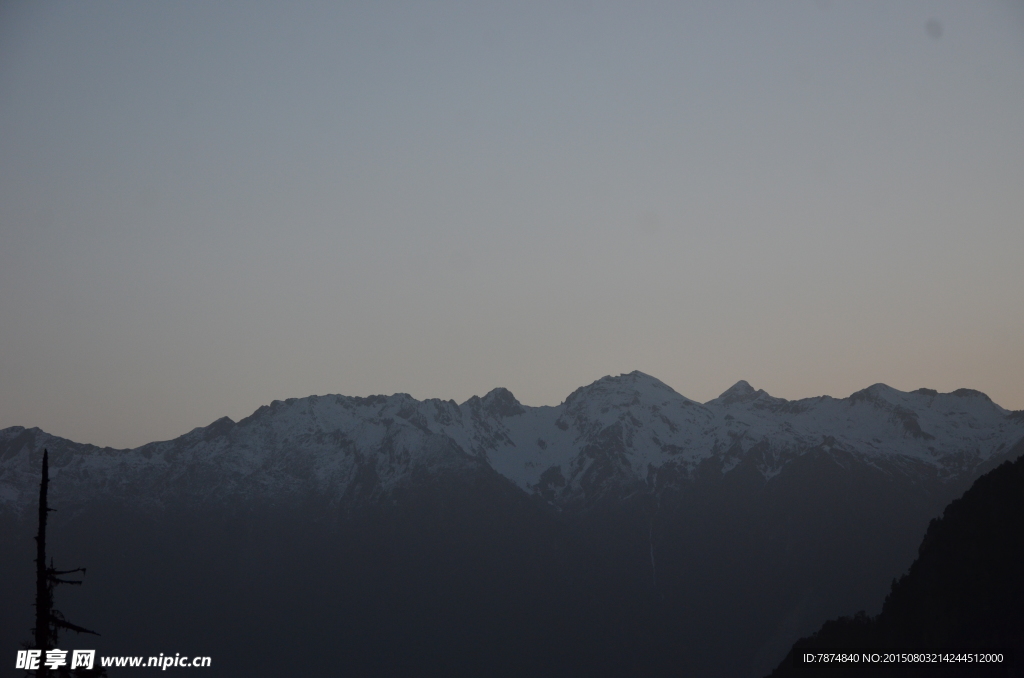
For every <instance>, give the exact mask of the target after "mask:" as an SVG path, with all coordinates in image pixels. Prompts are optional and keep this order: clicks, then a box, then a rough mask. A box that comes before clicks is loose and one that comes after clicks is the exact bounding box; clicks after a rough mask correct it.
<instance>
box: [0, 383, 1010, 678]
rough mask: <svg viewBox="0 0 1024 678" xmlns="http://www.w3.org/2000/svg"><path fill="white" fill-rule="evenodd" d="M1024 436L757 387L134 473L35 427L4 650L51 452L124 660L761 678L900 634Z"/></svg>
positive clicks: (22, 489)
mask: <svg viewBox="0 0 1024 678" xmlns="http://www.w3.org/2000/svg"><path fill="white" fill-rule="evenodd" d="M1021 438H1024V416H1022V414H1021V413H1013V412H1009V411H1007V410H1004V409H1003V408H1001V407H999V406H998V405H996V404H994V403H993V402H991V400H989V399H988V397H986V396H985V395H984V394H981V393H978V392H975V391H968V390H960V391H955V392H953V393H946V394H940V393H936V392H934V391H930V390H927V389H920V390H918V391H914V392H911V393H904V392H900V391H897V390H895V389H892V388H889V387H887V386H884V385H881V384H878V385H875V386H872V387H870V388H867V389H865V390H863V391H860V392H858V393H855V394H853V395H852V396H850V397H849V398H844V399H835V398H830V397H819V398H811V399H806V400H800V401H786V400H782V399H778V398H773V397H771V396H770V395H768V394H767V393H765V392H764V391H758V390H754V389H753V388H752V387H751V386H750V385H748V384H747V383H746V382H739V383H738V384H736V385H735V386H733V387H732V388H730V389H729V390H728V391H726V392H725V393H723V394H722V395H721V396H720V397H718V398H716V399H715V400H712V401H709V402H707V403H704V404H701V403H697V402H695V401H692V400H689V399H687V398H685V397H684V396H681V395H679V394H678V393H676V392H674V391H673V390H672V389H671V388H669V387H668V386H666V385H665V384H663V383H661V382H660V381H658V380H656V379H654V378H652V377H649V376H647V375H644V374H641V373H639V372H634V373H631V374H628V375H622V376H619V377H605V378H604V379H601V380H599V381H597V382H594V383H593V384H590V385H589V386H585V387H583V388H580V389H578V390H577V391H575V392H574V393H572V394H571V395H570V396H569V397H568V398H567V399H566V400H565V402H564V403H562V404H561V405H559V406H557V407H526V406H523V405H522V404H520V403H519V402H518V401H516V399H515V398H514V396H513V395H512V394H511V393H509V392H508V391H507V390H505V389H495V390H494V391H491V392H490V393H488V394H487V395H486V396H484V397H482V398H479V397H473V398H471V399H469V400H468V401H466V402H465V403H462V404H461V405H458V404H456V403H455V402H452V401H440V400H426V401H417V400H415V399H413V398H411V397H410V396H408V395H404V394H397V395H393V396H388V397H385V396H375V397H370V398H352V397H345V396H313V397H309V398H302V399H292V400H287V401H283V402H282V401H275V402H274V403H272V404H271V405H269V406H265V407H261V408H260V409H259V410H257V411H256V412H254V413H253V414H252V415H251V416H249V417H247V418H245V419H243V420H241V421H239V422H237V423H236V422H232V421H231V420H230V419H227V418H224V419H220V420H218V421H216V422H214V423H213V424H211V425H210V426H207V427H205V428H199V429H196V430H194V431H192V432H190V433H188V434H186V435H184V436H181V437H180V438H177V439H175V440H172V441H166V442H156V443H150V444H148V445H144V446H142V447H140V448H136V449H134V450H113V449H109V448H103V449H101V448H97V447H94V446H89V445H79V444H76V443H73V442H70V441H67V440H63V439H60V438H56V437H53V436H50V435H48V434H46V433H44V432H42V431H40V430H38V429H23V428H17V427H15V428H9V429H5V430H3V431H0V527H2V528H3V532H0V535H2V536H0V541H3V542H5V544H3V547H4V551H5V552H6V553H10V554H11V556H10V557H9V558H5V559H3V561H0V577H2V579H0V586H3V588H4V597H5V599H10V600H11V601H12V605H6V606H4V607H5V609H4V612H3V615H2V617H0V624H3V625H4V626H0V637H3V638H4V639H5V642H7V641H6V639H7V638H10V639H11V641H10V642H11V643H15V645H12V646H11V647H10V648H8V647H7V646H6V645H5V646H4V648H3V649H2V651H8V650H10V652H11V653H13V649H16V642H17V640H20V639H21V637H22V636H24V637H27V625H30V621H25V620H28V619H30V615H31V609H30V606H31V600H30V597H29V596H28V595H27V594H26V592H28V591H30V589H31V578H30V577H31V574H30V572H31V556H30V555H25V554H28V553H30V551H31V548H30V547H31V545H30V535H31V529H32V527H33V525H32V519H33V511H34V509H35V493H36V491H37V490H36V488H37V483H38V473H39V471H38V468H39V460H40V457H41V454H42V450H43V448H48V449H49V452H50V469H51V471H50V474H51V484H50V496H51V504H52V505H53V506H55V507H56V508H57V509H58V513H57V514H55V517H54V523H53V525H54V529H53V534H54V536H53V538H52V540H53V547H54V550H55V551H56V552H57V553H60V552H61V550H62V549H66V550H67V552H68V553H73V554H74V560H75V562H76V563H78V562H82V563H85V564H87V565H88V566H89V568H90V580H89V581H88V582H87V584H86V585H85V586H83V587H82V590H81V592H80V593H79V592H75V593H74V594H68V595H69V596H70V595H73V596H76V598H75V599H74V600H70V601H69V602H68V603H66V604H64V603H62V605H63V607H62V609H65V608H66V611H67V612H68V614H69V615H70V614H72V613H73V614H74V617H75V618H76V619H82V620H83V623H85V624H86V625H87V626H91V627H104V628H105V629H107V632H106V633H104V640H103V641H102V642H104V643H109V644H110V647H111V648H114V647H116V648H118V649H119V651H123V653H125V654H142V653H144V651H148V650H144V649H143V647H147V648H148V647H150V646H152V645H153V642H154V640H153V639H154V638H167V639H168V640H167V642H171V641H172V640H174V639H177V642H179V643H181V644H182V645H181V649H177V648H171V651H172V652H177V651H185V645H188V646H190V647H194V646H198V645H203V646H205V647H207V648H208V649H209V652H210V653H211V654H212V655H214V656H216V655H217V654H218V653H219V654H220V655H221V656H222V657H224V659H223V660H222V661H223V664H222V666H225V668H224V669H223V670H224V671H225V672H224V673H219V672H218V675H246V676H251V675H281V674H280V673H276V674H275V673H274V671H275V670H283V671H284V672H285V673H288V672H291V671H292V669H288V668H287V666H288V663H287V662H288V661H292V660H289V659H287V657H288V655H287V653H285V652H284V650H273V649H270V648H273V647H277V646H280V645H281V644H282V642H283V640H284V639H287V640H288V641H289V642H291V643H293V644H294V645H295V646H296V647H303V648H310V649H312V648H313V647H314V646H315V645H316V643H318V642H330V643H331V647H332V648H335V649H336V652H338V653H341V654H343V655H344V657H345V662H346V663H345V666H346V668H347V670H348V671H349V672H351V673H354V674H357V675H358V674H360V673H366V674H367V675H388V674H390V675H409V674H413V673H423V672H431V671H433V672H439V673H441V674H449V675H454V674H455V673H459V672H471V673H472V672H481V671H486V672H490V673H503V672H504V673H508V674H510V675H511V674H516V675H519V674H521V673H522V672H524V671H526V670H529V671H531V672H538V671H539V672H541V673H545V672H548V673H550V674H551V675H555V674H557V675H566V674H567V673H568V674H573V673H575V674H578V675H601V674H604V675H615V672H616V671H618V672H619V673H618V674H617V675H621V674H622V672H623V671H625V672H626V673H631V672H634V671H635V670H637V669H638V668H640V667H643V668H644V669H645V670H646V671H647V672H650V673H652V675H658V674H661V673H663V674H666V675H667V674H671V675H678V673H679V671H680V670H688V671H690V672H692V673H695V674H700V675H709V676H712V675H723V676H725V675H729V676H734V675H735V676H741V675H763V674H764V673H766V672H767V671H768V670H770V669H771V667H772V666H774V665H776V664H777V663H778V661H779V659H780V658H781V657H782V656H784V655H785V653H786V651H787V650H788V649H789V647H790V645H791V644H792V642H793V641H794V640H795V639H796V638H798V637H800V636H801V635H805V634H807V633H809V632H810V631H812V630H813V629H814V628H816V627H817V626H818V625H820V624H821V622H822V621H823V620H824V619H827V618H829V617H832V616H838V615H839V614H842V613H844V612H848V610H850V609H862V608H865V609H869V610H870V609H877V607H878V606H880V605H881V601H882V598H884V595H885V591H886V590H887V588H888V585H889V582H890V581H891V580H892V578H893V577H896V576H898V575H900V574H901V573H902V572H903V571H904V570H905V569H906V568H907V567H908V566H909V565H910V563H911V562H912V560H913V556H914V549H915V548H916V545H917V543H918V542H919V541H920V537H921V535H922V534H924V530H925V528H926V527H927V525H928V522H929V520H930V519H932V518H933V517H935V516H936V515H938V513H939V512H940V511H941V509H942V507H943V506H944V505H945V504H947V503H948V502H949V501H950V500H951V499H953V498H954V497H956V496H958V495H959V494H960V493H962V492H963V491H964V489H966V487H968V486H969V485H970V483H971V482H972V481H973V480H974V479H975V478H976V477H978V476H979V475H980V474H982V473H984V472H985V471H987V470H989V469H990V468H993V467H994V466H995V465H997V464H998V463H1000V462H1001V461H1004V460H1006V459H1008V458H1010V456H1013V455H1015V454H1016V455H1019V450H1017V451H1016V452H1013V451H1012V450H1013V449H1014V445H1015V444H1016V443H1017V442H1018V441H1019V440H1020V439H1021ZM22 551H24V553H22ZM80 554H81V555H80ZM22 560H24V563H23V562H22ZM26 572H29V574H28V577H29V578H28V579H26V578H25V577H26ZM92 573H95V575H93V574H92ZM184 592H191V593H190V594H185V593H184ZM8 594H9V595H8ZM22 599H24V600H22ZM76 600H77V601H78V602H75V601H76ZM19 601H20V602H19ZM140 601H144V604H143V605H140ZM22 605H23V606H24V607H25V609H24V610H21V609H20V607H19V606H22ZM76 606H77V607H76ZM143 610H145V611H148V612H149V614H148V615H143ZM228 610H231V611H233V612H232V613H228V612H227V611H228ZM90 615H91V616H92V617H93V618H95V619H96V621H92V620H90V619H89V618H90ZM140 615H143V616H144V617H145V618H146V619H147V620H149V621H147V622H146V623H141V622H140V621H139V620H140ZM23 618H24V619H23ZM131 619H135V620H136V621H134V622H130V621H128V620H131ZM21 626H25V631H21V630H20V627H21ZM8 630H10V631H11V633H8ZM100 630H101V632H103V629H100ZM19 633H20V634H21V636H19V635H18V634H19ZM275 634H276V635H275ZM211 638H213V639H219V640H210V639H211ZM261 639H262V640H263V641H265V642H264V643H263V645H262V646H261V647H263V648H264V649H263V650H262V653H263V654H262V655H261V656H260V657H253V656H251V655H250V654H247V653H246V651H245V650H244V649H243V648H245V647H249V646H251V645H252V644H253V643H254V642H260V641H261ZM160 642H161V643H163V642H164V641H162V640H161V641H160ZM396 644H401V645H402V646H403V647H404V648H405V650H404V651H403V652H402V653H401V654H399V655H396V654H395V652H394V647H395V645H396ZM132 648H135V649H132ZM166 649H168V648H163V647H161V648H156V649H155V651H156V652H165V651H166ZM187 651H190V652H193V654H195V653H196V651H194V650H192V649H189V650H187ZM303 652H305V651H303ZM301 656H302V657H303V660H302V661H301V662H300V663H299V664H296V665H295V666H302V667H303V668H304V670H305V669H309V670H322V671H328V672H330V671H332V670H337V668H338V667H339V666H340V664H338V663H336V662H337V661H339V660H338V658H337V657H336V656H334V655H333V654H332V655H331V658H325V657H321V656H320V655H317V653H316V652H312V651H310V652H306V653H305V654H302V655H301ZM275 667H276V668H275ZM332 667H333V668H332ZM545 667H548V668H545Z"/></svg>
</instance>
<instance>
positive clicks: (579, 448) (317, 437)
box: [0, 372, 1024, 512]
mask: <svg viewBox="0 0 1024 678" xmlns="http://www.w3.org/2000/svg"><path fill="white" fill-rule="evenodd" d="M1021 437H1024V417H1021V416H1020V415H1019V414H1015V413H1010V412H1008V411H1007V410H1004V409H1003V408H1001V407H999V406H998V405H996V404H995V403H993V402H992V401H991V400H989V398H988V397H987V396H985V395H984V394H982V393H978V392H976V391H969V390H965V389H964V390H960V391H955V392H953V393H945V394H939V393H936V392H935V391H930V390H927V389H920V390H918V391H914V392H911V393H904V392H901V391H897V390H895V389H892V388H890V387H888V386H885V385H883V384H876V385H874V386H871V387H869V388H867V389H864V390H863V391H859V392H857V393H854V394H853V395H851V396H850V397H848V398H844V399H836V398H831V397H828V396H822V397H818V398H809V399H804V400H798V401H787V400H782V399H779V398H773V397H771V396H770V395H768V394H767V393H765V392H764V391H760V390H755V389H753V388H752V387H751V386H750V385H749V384H747V383H746V382H744V381H741V382H738V383H737V384H736V385H734V386H733V387H731V388H730V389H728V390H727V391H725V392H724V393H723V394H722V395H721V396H719V397H718V398H715V399H714V400H711V401H709V402H707V403H704V404H701V403H697V402H695V401H693V400H690V399H688V398H685V397H684V396H682V395H680V394H678V393H676V392H675V391H673V390H672V389H671V388H669V387H668V386H666V385H665V384H663V383H662V382H660V381H658V380H657V379H654V378H653V377H650V376H648V375H645V374H642V373H640V372H632V373H630V374H625V375H620V376H618V377H605V378H603V379H600V380H598V381H596V382H594V383H592V384H590V385H588V386H585V387H582V388H580V389H577V390H576V391H575V392H574V393H572V394H571V395H570V396H569V397H568V398H567V399H566V400H565V402H564V403H562V404H561V405H559V406H557V407H525V406H523V405H521V404H520V403H519V402H518V401H516V399H515V397H514V396H513V395H512V394H511V393H510V392H509V391H507V390H505V389H501V388H498V389H495V390H493V391H491V392H490V393H488V394H487V395H485V396H484V397H482V398H480V397H475V396H474V397H473V398H470V399H469V400H468V401H466V402H465V403H463V404H462V405H458V404H456V403H455V402H454V401H441V400H437V399H431V400H425V401H418V400H415V399H413V398H412V397H411V396H408V395H406V394H396V395H392V396H373V397H369V398H354V397H346V396H340V395H328V396H310V397H308V398H300V399H290V400H287V401H283V402H282V401H274V402H273V403H271V404H270V405H268V406H264V407H261V408H259V409H258V410H257V411H256V412H254V413H253V414H252V415H250V416H249V417H246V418H245V419H243V420H241V421H239V422H237V423H235V422H232V421H231V420H230V419H227V418H222V419H219V420H217V421H215V422H214V423H213V424H210V425H209V426H207V427H203V428H197V429H195V430H193V431H191V432H189V433H187V434H185V435H184V436H181V437H179V438H177V439H175V440H171V441H164V442H156V443H150V444H147V445H144V446H142V447H139V448H136V449H134V450H113V449H110V448H102V449H101V448H97V447H95V446H90V445H79V444H76V443H72V442H70V441H66V440H63V439H60V438H56V437H54V436H50V435H49V434H46V433H44V432H42V431H40V430H38V429H24V428H20V427H12V428H8V429H4V430H3V431H0V507H6V508H7V509H11V510H15V511H18V512H20V511H22V510H24V509H25V508H27V507H29V506H31V505H32V503H33V502H34V500H35V499H34V492H35V489H34V488H35V487H36V483H37V482H38V480H37V474H38V463H39V460H38V456H39V455H40V454H41V451H42V449H43V448H44V447H47V448H49V449H50V453H51V469H52V470H51V474H52V477H53V478H54V481H55V482H54V484H53V486H52V488H53V489H52V492H53V496H54V501H55V502H57V503H60V502H62V501H67V502H71V503H73V502H75V501H86V500H89V499H90V498H94V497H103V496H110V497H116V498H119V499H122V500H129V501H132V502H136V503H140V504H155V505H159V504H162V503H166V502H168V501H174V500H181V501H209V502H216V501H221V500H226V499H227V498H230V497H234V496H250V497H270V498H273V497H277V496H285V495H292V494H294V493H313V494H318V495H326V496H329V497H335V498H337V499H339V500H340V499H342V498H344V497H346V496H349V497H355V496H363V497H373V496H380V495H382V494H386V493H388V492H389V491H390V489H391V488H393V487H394V486H395V485H396V484H399V483H403V482H409V481H410V480H412V479H413V478H417V477H420V476H421V475H422V474H426V475H427V476H429V474H431V473H435V472H437V471H439V470H440V469H449V470H460V469H461V470H471V469H481V468H483V467H484V465H485V464H486V465H489V466H490V467H491V468H493V469H494V470H495V471H497V472H498V473H500V474H501V475H503V476H505V477H506V478H508V479H509V480H511V481H512V482H514V483H515V484H516V485H518V486H519V487H520V488H522V489H523V490H524V491H526V492H528V493H534V494H538V495H540V496H542V497H544V498H546V499H548V500H549V501H552V502H554V503H566V502H569V501H575V500H578V499H581V498H587V497H594V496H597V495H601V494H602V493H605V492H609V491H613V490H614V491H619V492H622V491H626V492H629V491H636V490H637V488H642V487H644V486H645V484H646V483H647V482H648V479H649V478H650V477H651V474H652V473H656V472H657V470H658V469H661V468H663V467H666V466H671V467H672V468H673V469H674V470H676V471H679V472H682V473H683V475H684V476H685V475H688V474H692V472H693V471H694V470H695V469H696V468H697V467H698V465H700V464H701V463H702V462H703V461H705V460H707V459H710V458H712V457H718V458H719V459H718V461H720V462H721V469H722V471H724V472H728V471H729V470H731V469H732V468H734V467H735V466H736V464H738V463H739V462H740V460H741V459H743V458H745V457H746V456H749V455H757V456H756V465H757V468H758V469H759V470H760V471H761V473H762V474H763V475H764V476H765V477H766V478H771V477H772V476H774V475H775V474H777V473H779V472H780V470H781V469H782V468H783V467H784V466H785V464H786V463H788V462H789V461H790V460H792V459H793V458H795V457H796V456H798V455H800V454H803V453H805V452H806V451H808V450H810V449H822V450H824V451H826V452H828V451H829V450H831V449H833V448H835V449H838V450H844V451H846V452H851V453H854V454H857V455H859V456H861V457H862V458H864V459H865V460H867V461H868V462H869V463H873V464H879V465H889V466H891V465H892V464H896V465H904V466H906V467H907V468H911V467H913V468H929V469H931V470H932V471H933V472H934V473H935V474H937V475H938V476H940V477H948V478H952V477H956V476H958V475H959V474H962V473H965V472H968V471H969V470H970V469H972V468H975V467H976V466H977V465H978V464H980V463H982V462H984V461H985V460H987V459H988V458H990V457H992V456H993V455H996V454H998V453H999V452H1001V451H1003V450H1005V449H1008V448H1009V447H1010V446H1012V445H1013V444H1014V443H1015V442H1016V441H1017V440H1019V439H1020V438H1021ZM58 479H59V482H57V480H58Z"/></svg>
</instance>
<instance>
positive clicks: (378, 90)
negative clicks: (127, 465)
mask: <svg viewBox="0 0 1024 678" xmlns="http://www.w3.org/2000/svg"><path fill="white" fill-rule="evenodd" d="M1022 262H1024V3H1020V2H995V1H984V0H983V1H978V2H962V1H955V2H898V3H893V2H863V1H857V2H770V3H768V2H749V3H723V2H717V1H716V2H706V3H692V2H665V3H653V2H629V3H586V2H574V3H560V2H549V1H545V2H537V3H529V2H518V1H517V2H502V3H496V2H465V3H453V2H416V3H381V2H367V3H335V2H331V3H297V2H278V3H265V2H251V1H247V2H238V3H233V2H223V1H218V2H164V3H155V2H107V1H102V0H96V1H93V0H90V1H88V2H63V1H61V2H51V1H47V0H35V1H31V2H29V1H24V0H16V1H11V0H0V427H6V426H12V425H21V426H39V427H42V428H43V429H45V430H47V431H48V432H51V433H54V434H57V435H61V436H65V437H69V438H72V439H74V440H76V441H80V442H89V443H95V444H99V445H113V446H119V447H120V446H135V445H139V444H142V443H144V442H148V441H151V440H155V439H166V438H171V437H174V436H177V435H180V434H182V433H185V432H186V431H188V430H189V429H191V428H193V427H195V426H201V425H206V424H208V423H210V422H211V421H213V420H214V419H216V418H218V417H220V416H223V415H228V416H230V417H232V418H234V419H238V418H240V417H243V416H246V415H248V414H250V413H251V412H252V411H253V410H254V409H256V408H257V407H258V406H260V405H262V404H266V403H269V402H270V401H271V400H274V399H284V398H288V397H298V396H307V395H310V394H314V393H316V394H323V393H343V394H346V395H370V394H376V393H385V394H389V393H393V392H407V393H411V394H412V395H413V396H415V397H417V398H428V397H440V398H444V399H449V398H452V399H455V400H456V401H459V402H462V401H463V400H465V399H466V398H468V397H469V396H471V395H474V394H478V395H482V394H484V393H486V392H487V391H489V390H490V389H492V388H494V387H496V386H505V387H507V388H509V389H510V390H512V392H513V393H514V394H515V395H516V396H517V397H518V398H519V399H520V400H521V401H522V402H524V403H525V404H528V405H554V404H558V403H559V402H561V401H562V400H563V399H564V398H565V397H566V396H567V395H568V394H569V393H570V392H571V391H572V390H573V389H575V388H576V387H578V386H581V385H583V384H586V383H589V382H591V381H593V380H595V379H597V378H600V377H601V376H604V375H606V374H618V373H620V372H628V371H631V370H634V369H639V370H642V371H644V372H647V373H649V374H651V375H653V376H656V377H658V378H659V379H661V380H662V381H664V382H666V383H667V384H669V385H670V386H672V387H673V388H675V389H676V390H677V391H679V392H680V393H682V394H684V395H686V396H689V397H691V398H694V399H697V400H701V401H704V400H708V399H710V398H713V397H715V396H716V395H718V394H719V393H720V392H721V391H723V390H725V389H726V388H727V387H729V386H730V385H731V384H732V383H734V382H735V381H737V380H738V379H746V380H748V381H750V382H751V383H752V384H753V385H754V386H755V387H757V388H764V389H765V390H767V391H768V392H769V393H771V394H773V395H776V396H780V397H785V398H801V397H808V396H815V395H821V394H829V395H834V396H837V397H844V396H846V395H849V394H850V393H851V392H853V391H856V390H858V389H861V388H864V387H866V386H869V385H870V384H873V383H875V382H885V383H887V384H889V385H891V386H894V387H896V388H899V389H903V390H909V389H914V388H918V387H922V386H925V387H930V388H936V389H939V390H942V391H948V390H953V389H955V388H960V387H969V388H975V389H979V390H982V391H985V392H986V393H988V394H989V395H990V396H991V397H992V398H993V399H994V400H995V401H996V402H998V403H1000V404H1001V405H1003V406H1004V407H1008V408H1011V409H1019V408H1024V264H1022Z"/></svg>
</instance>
